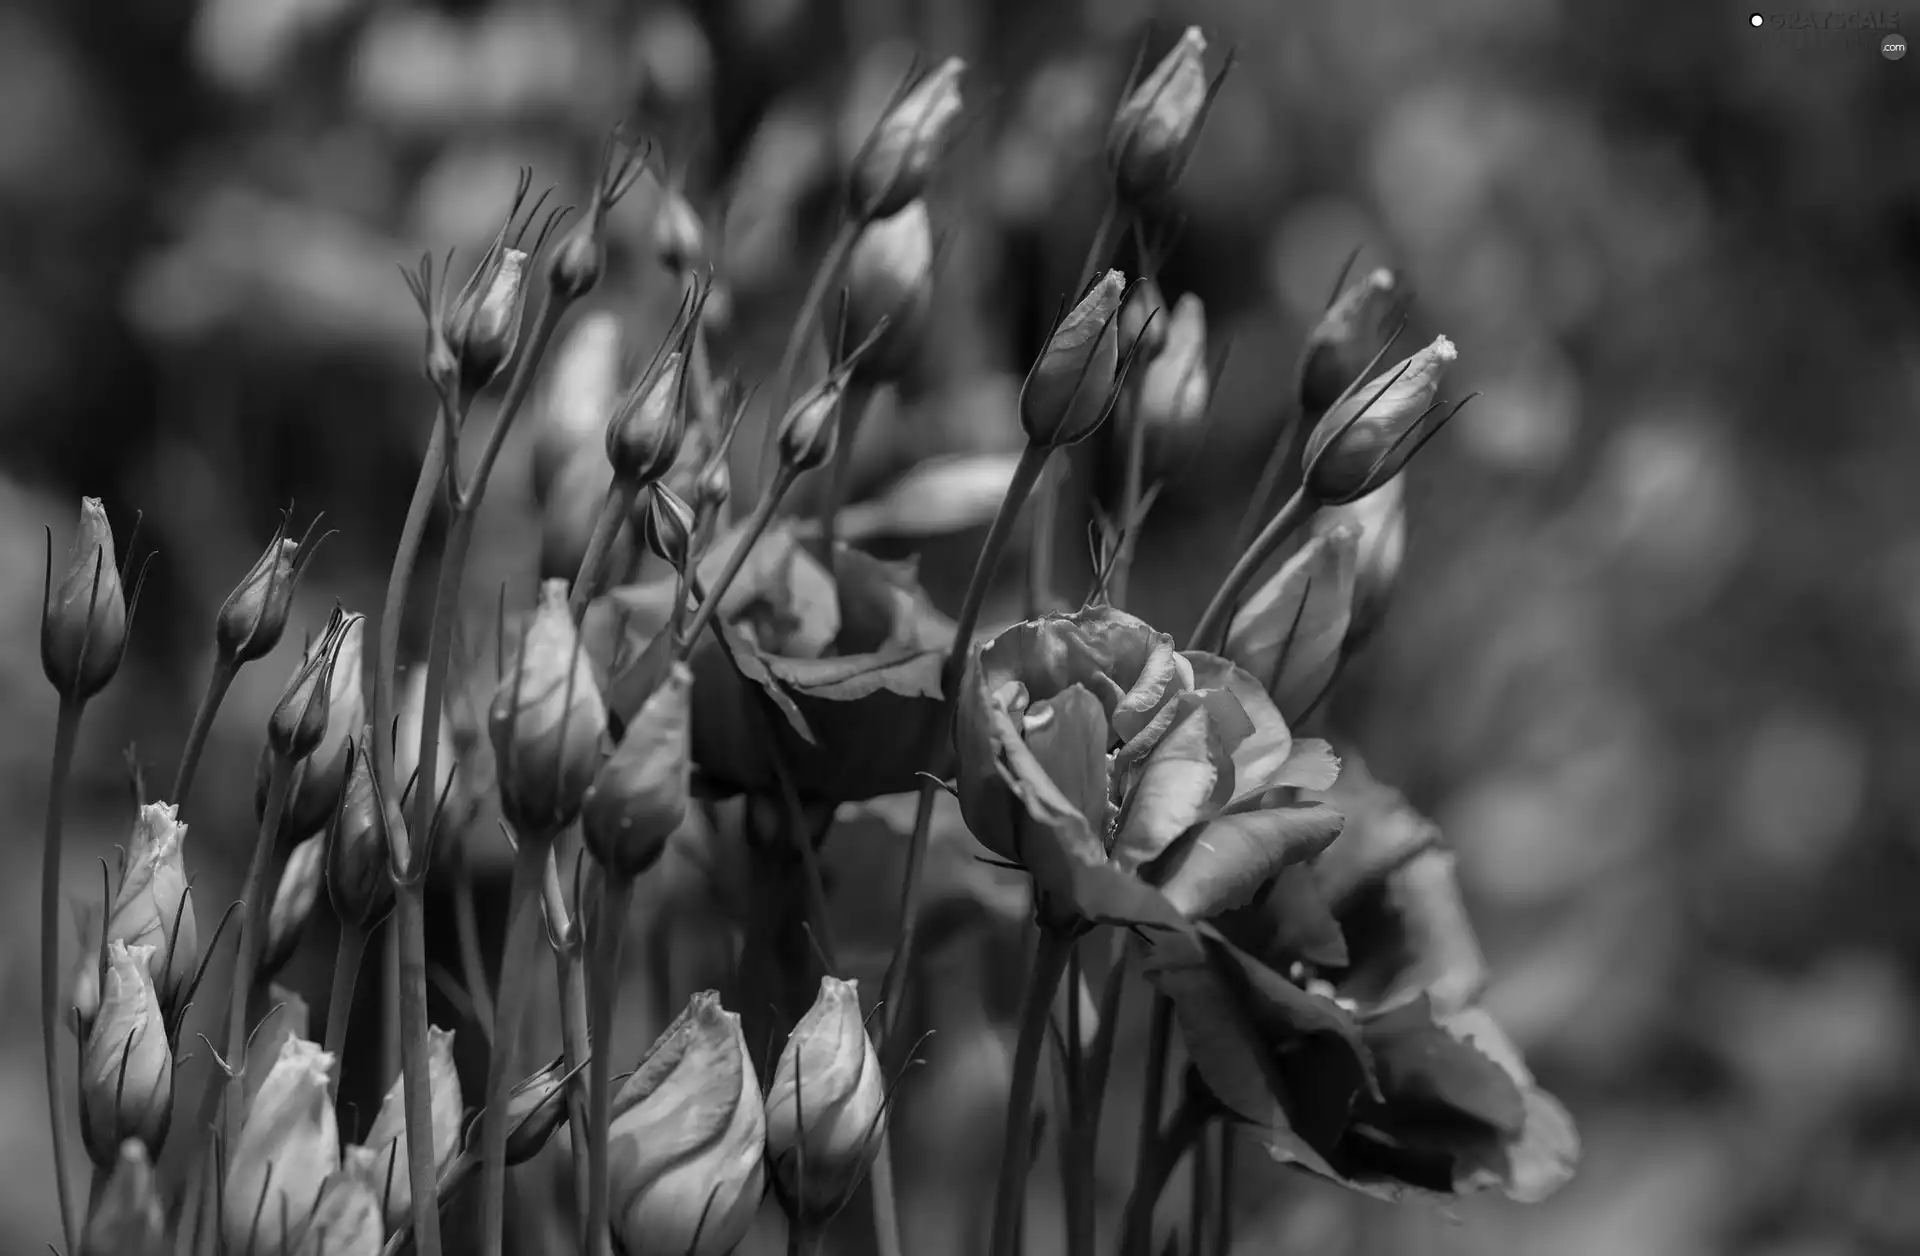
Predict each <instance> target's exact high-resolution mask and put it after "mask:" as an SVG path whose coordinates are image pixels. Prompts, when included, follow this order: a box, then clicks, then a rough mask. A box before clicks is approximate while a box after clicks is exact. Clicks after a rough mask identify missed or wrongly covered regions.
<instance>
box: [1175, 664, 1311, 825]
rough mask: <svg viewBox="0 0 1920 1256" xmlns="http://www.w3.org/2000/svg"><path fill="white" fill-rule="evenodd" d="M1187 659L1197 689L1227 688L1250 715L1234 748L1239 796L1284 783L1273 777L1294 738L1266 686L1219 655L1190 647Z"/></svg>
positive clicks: (1289, 751)
mask: <svg viewBox="0 0 1920 1256" xmlns="http://www.w3.org/2000/svg"><path fill="white" fill-rule="evenodd" d="M1187 661H1188V663H1189V664H1190V665H1191V666H1192V668H1193V683H1194V687H1195V688H1198V689H1202V690H1206V689H1224V690H1226V691H1227V692H1228V693H1230V694H1232V695H1233V696H1234V698H1235V699H1237V700H1238V701H1239V703H1240V710H1241V711H1242V713H1243V714H1244V715H1245V716H1246V720H1247V732H1246V734H1245V736H1243V737H1242V738H1241V739H1240V741H1239V743H1238V744H1237V745H1235V746H1234V748H1233V779H1234V795H1235V797H1236V798H1238V797H1245V796H1246V795H1248V794H1250V793H1254V792H1257V791H1259V790H1263V789H1269V788H1271V787H1272V786H1274V785H1276V784H1280V783H1281V782H1278V781H1275V780H1272V779H1271V778H1272V777H1273V776H1274V775H1275V774H1276V773H1278V772H1279V771H1280V769H1281V766H1282V765H1283V764H1285V763H1286V762H1287V758H1288V756H1289V755H1290V754H1291V753H1292V752H1293V747H1294V740H1293V734H1292V733H1291V732H1289V731H1288V729H1287V722H1286V720H1285V719H1284V718H1282V717H1281V714H1280V708H1278V707H1276V706H1275V705H1274V704H1273V699H1272V698H1270V697H1268V696H1267V691H1266V689H1265V688H1264V687H1262V685H1261V684H1260V682H1259V681H1258V680H1256V679H1255V678H1254V677H1253V675H1252V673H1250V672H1248V671H1247V670H1246V669H1245V668H1242V667H1239V666H1237V665H1236V664H1234V663H1232V662H1230V661H1229V660H1227V659H1224V658H1221V657H1220V656H1219V655H1217V654H1207V653H1204V652H1202V651H1199V650H1189V651H1187ZM1331 783H1332V782H1331V781H1329V782H1328V784H1331Z"/></svg>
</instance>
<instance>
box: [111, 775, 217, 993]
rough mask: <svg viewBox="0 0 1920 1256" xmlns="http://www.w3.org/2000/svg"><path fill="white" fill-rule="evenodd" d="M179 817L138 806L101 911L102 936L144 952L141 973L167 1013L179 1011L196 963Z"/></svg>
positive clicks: (165, 806) (161, 806)
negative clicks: (121, 864)
mask: <svg viewBox="0 0 1920 1256" xmlns="http://www.w3.org/2000/svg"><path fill="white" fill-rule="evenodd" d="M179 814H180V810H179V808H177V807H175V806H174V805H173V804H172V803H165V802H153V803H148V804H146V805H145V806H143V807H141V808H140V814H139V816H138V817H137V818H136V819H135V820H134V824H133V837H132V840H131V841H130V842H129V843H128V847H127V858H126V867H125V870H124V872H123V873H122V874H121V877H120V886H119V888H118V889H117V890H116V891H115V892H114V895H113V905H112V907H111V908H109V909H108V913H107V938H108V939H109V941H118V942H124V943H126V944H127V945H128V946H130V947H137V948H140V949H141V950H143V951H145V952H146V954H147V973H148V975H149V976H150V977H151V978H152V979H153V984H154V987H155V989H156V990H157V991H158V993H159V997H160V1003H161V1006H163V1007H165V1008H167V1009H169V1010H172V1009H175V1008H178V1007H179V1005H180V1001H181V999H182V998H183V997H184V996H185V995H186V993H187V984H188V982H190V981H191V980H192V979H193V973H194V969H195V968H196V967H197V966H198V964H199V962H200V930H199V926H198V924H197V923H196V921H195V919H194V914H193V895H192V894H191V893H190V891H189V889H188V886H187V868H186V861H185V858H184V857H183V855H182V853H181V852H182V847H183V846H184V845H185V843H186V840H187V826H186V825H184V824H182V823H180V821H179V818H178V817H179Z"/></svg>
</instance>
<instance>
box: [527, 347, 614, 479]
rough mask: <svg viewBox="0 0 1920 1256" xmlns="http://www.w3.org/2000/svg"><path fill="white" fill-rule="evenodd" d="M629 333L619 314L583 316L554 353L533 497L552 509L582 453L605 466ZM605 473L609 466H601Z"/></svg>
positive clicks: (536, 447) (536, 443)
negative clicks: (563, 476) (603, 451)
mask: <svg viewBox="0 0 1920 1256" xmlns="http://www.w3.org/2000/svg"><path fill="white" fill-rule="evenodd" d="M623 339H624V331H623V329H622V327H621V323H620V318H619V316H618V315H615V314H611V313H608V312H606V311H604V310H597V311H594V312H593V313H590V314H586V315H584V316H582V318H581V319H580V321H579V323H578V324H576V325H575V327H574V329H573V331H572V332H571V333H569V334H568V336H567V338H566V339H565V340H563V341H562V342H561V343H560V345H559V347H558V349H557V351H556V352H555V354H554V359H553V367H552V369H551V370H549V371H548V372H547V379H546V389H545V396H544V404H543V405H542V406H541V407H540V417H539V423H538V424H537V425H536V426H535V428H534V434H533V496H534V500H535V501H536V502H539V503H540V504H541V505H546V504H548V503H549V502H550V501H551V500H552V497H553V490H554V488H555V487H556V486H555V484H554V479H555V477H556V476H558V475H559V474H560V469H561V467H563V466H565V465H566V464H567V463H568V462H570V461H571V460H572V459H573V458H575V457H577V456H578V455H580V454H581V453H583V452H587V451H591V452H592V454H593V455H594V458H595V460H596V461H600V443H601V441H602V440H603V439H604V438H605V436H606V431H607V416H608V415H610V414H612V413H613V412H614V408H615V407H616V406H617V405H619V403H620V393H621V380H620V372H621V365H620V354H621V343H622V340H623ZM602 467H603V470H604V462H603V463H602Z"/></svg>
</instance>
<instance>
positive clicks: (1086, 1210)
mask: <svg viewBox="0 0 1920 1256" xmlns="http://www.w3.org/2000/svg"><path fill="white" fill-rule="evenodd" d="M1082 980H1083V978H1082V976H1081V968H1080V946H1079V943H1078V942H1077V941H1076V942H1075V943H1074V945H1073V946H1072V948H1071V949H1070V950H1069V951H1068V952H1067V981H1066V998H1067V1059H1066V1078H1065V1082H1066V1092H1067V1100H1068V1102H1067V1105H1066V1107H1065V1109H1064V1110H1063V1111H1062V1113H1061V1120H1063V1121H1064V1122H1065V1123H1066V1128H1065V1129H1064V1130H1063V1131H1062V1133H1063V1137H1062V1138H1061V1140H1060V1145H1061V1146H1062V1147H1065V1148H1068V1149H1069V1151H1070V1152H1071V1157H1070V1159H1069V1160H1068V1162H1067V1164H1066V1172H1065V1173H1064V1174H1062V1177H1061V1187H1062V1193H1063V1194H1064V1195H1065V1197H1066V1205H1067V1253H1068V1256H1093V1240H1094V1209H1093V1165H1094V1156H1093V1144H1092V1143H1091V1142H1089V1141H1088V1140H1087V1125H1086V1121H1087V1114H1086V1106H1087V1090H1086V1082H1087V1080H1088V1078H1087V1072H1086V1051H1085V1049H1084V1047H1083V1046H1082V1038H1083V1037H1084V1035H1085V1027H1084V1026H1083V1025H1082V1024H1081V1021H1080V994H1081V990H1082V985H1081V982H1082Z"/></svg>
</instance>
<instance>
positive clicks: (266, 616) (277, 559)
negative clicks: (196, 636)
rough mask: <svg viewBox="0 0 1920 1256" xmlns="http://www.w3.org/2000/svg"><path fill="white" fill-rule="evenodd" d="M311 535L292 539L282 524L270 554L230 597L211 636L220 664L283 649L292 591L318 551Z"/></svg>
mask: <svg viewBox="0 0 1920 1256" xmlns="http://www.w3.org/2000/svg"><path fill="white" fill-rule="evenodd" d="M312 536H313V530H312V529H311V528H309V529H308V530H307V535H306V537H304V538H302V539H301V540H298V541H296V540H294V539H293V538H292V537H290V536H288V535H287V532H286V521H285V520H284V519H283V520H282V521H281V523H280V526H279V527H278V528H277V529H275V530H274V534H273V540H271V541H269V542H268V543H267V548H266V550H265V551H264V552H263V553H262V554H261V555H260V557H258V558H256V559H255V560H254V562H253V566H252V567H250V568H249V569H248V570H247V574H246V575H244V576H242V577H240V583H239V584H237V585H235V586H234V588H233V592H232V593H229V594H228V595H227V600H226V602H225V603H224V604H223V605H222V606H221V607H220V615H219V617H218V618H217V619H216V620H215V621H214V630H213V633H214V643H215V645H216V646H217V647H218V649H219V651H220V657H221V659H223V660H224V661H226V662H227V663H228V664H229V665H230V666H235V665H238V664H241V663H251V662H253V661H254V660H255V659H261V658H265V657H266V656H267V655H268V654H271V653H272V652H273V647H275V646H277V645H279V644H280V637H281V635H282V634H283V633H285V632H286V630H287V617H288V616H289V615H290V614H291V613H292V611H293V591H294V588H295V586H296V585H298V584H299V583H300V576H301V574H302V573H303V572H305V571H306V569H307V564H308V563H309V562H311V561H312V560H313V552H314V550H315V548H316V547H317V546H318V542H317V541H313V540H312V539H311V538H312Z"/></svg>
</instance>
